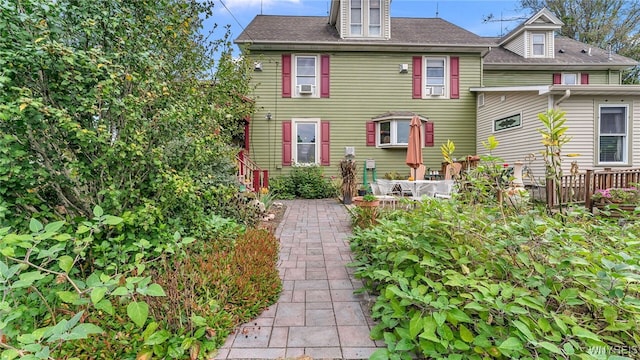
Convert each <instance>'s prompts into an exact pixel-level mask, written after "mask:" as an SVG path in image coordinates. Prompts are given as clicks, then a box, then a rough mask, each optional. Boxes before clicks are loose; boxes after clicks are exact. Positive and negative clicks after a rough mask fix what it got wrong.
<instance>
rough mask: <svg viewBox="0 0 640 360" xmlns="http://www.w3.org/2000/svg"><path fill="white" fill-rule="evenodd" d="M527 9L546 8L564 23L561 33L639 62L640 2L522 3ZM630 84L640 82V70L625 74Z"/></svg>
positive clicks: (558, 0) (571, 0)
mask: <svg viewBox="0 0 640 360" xmlns="http://www.w3.org/2000/svg"><path fill="white" fill-rule="evenodd" d="M521 6H522V7H523V8H524V9H530V10H533V11H538V10H540V9H542V8H543V7H546V8H547V9H549V10H550V11H551V12H553V13H554V14H555V15H556V16H558V17H559V18H560V19H561V20H562V21H563V22H564V24H565V25H564V26H563V27H562V29H561V31H560V33H561V34H562V35H564V36H567V37H570V38H572V39H575V40H578V41H581V42H584V43H587V44H591V45H594V46H597V47H600V48H602V49H609V46H610V47H611V50H612V51H613V52H615V53H618V54H620V55H623V56H627V57H629V58H632V59H636V60H638V59H640V2H639V1H638V0H521ZM623 81H624V82H625V83H628V84H638V83H640V69H639V68H638V67H636V68H634V69H633V70H631V71H628V72H626V73H625V74H624V78H623Z"/></svg>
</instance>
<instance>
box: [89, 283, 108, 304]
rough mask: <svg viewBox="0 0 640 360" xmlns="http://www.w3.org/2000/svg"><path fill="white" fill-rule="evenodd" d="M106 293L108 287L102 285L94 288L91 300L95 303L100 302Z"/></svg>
mask: <svg viewBox="0 0 640 360" xmlns="http://www.w3.org/2000/svg"><path fill="white" fill-rule="evenodd" d="M106 293H107V288H106V287H103V286H100V287H96V288H93V290H91V302H92V303H93V304H97V303H99V302H100V301H101V300H102V299H103V298H104V295H105V294H106Z"/></svg>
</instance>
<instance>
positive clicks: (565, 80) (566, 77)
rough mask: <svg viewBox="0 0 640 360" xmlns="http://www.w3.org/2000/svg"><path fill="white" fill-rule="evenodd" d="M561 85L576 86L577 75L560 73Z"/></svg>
mask: <svg viewBox="0 0 640 360" xmlns="http://www.w3.org/2000/svg"><path fill="white" fill-rule="evenodd" d="M562 85H578V74H576V73H562Z"/></svg>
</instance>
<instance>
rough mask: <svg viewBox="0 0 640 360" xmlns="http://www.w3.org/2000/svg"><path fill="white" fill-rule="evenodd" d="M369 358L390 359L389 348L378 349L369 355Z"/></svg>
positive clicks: (374, 359)
mask: <svg viewBox="0 0 640 360" xmlns="http://www.w3.org/2000/svg"><path fill="white" fill-rule="evenodd" d="M369 360H389V350H387V349H378V350H376V351H374V352H373V354H371V355H370V356H369Z"/></svg>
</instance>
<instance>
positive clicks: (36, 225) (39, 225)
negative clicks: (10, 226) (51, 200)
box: [29, 219, 44, 233]
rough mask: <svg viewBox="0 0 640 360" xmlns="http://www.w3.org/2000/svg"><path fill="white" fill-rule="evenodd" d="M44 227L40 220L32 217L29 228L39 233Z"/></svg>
mask: <svg viewBox="0 0 640 360" xmlns="http://www.w3.org/2000/svg"><path fill="white" fill-rule="evenodd" d="M42 229H44V227H43V226H42V223H41V222H40V221H38V220H37V219H31V221H30V222H29V230H31V232H33V233H37V232H40V231H41V230H42Z"/></svg>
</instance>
